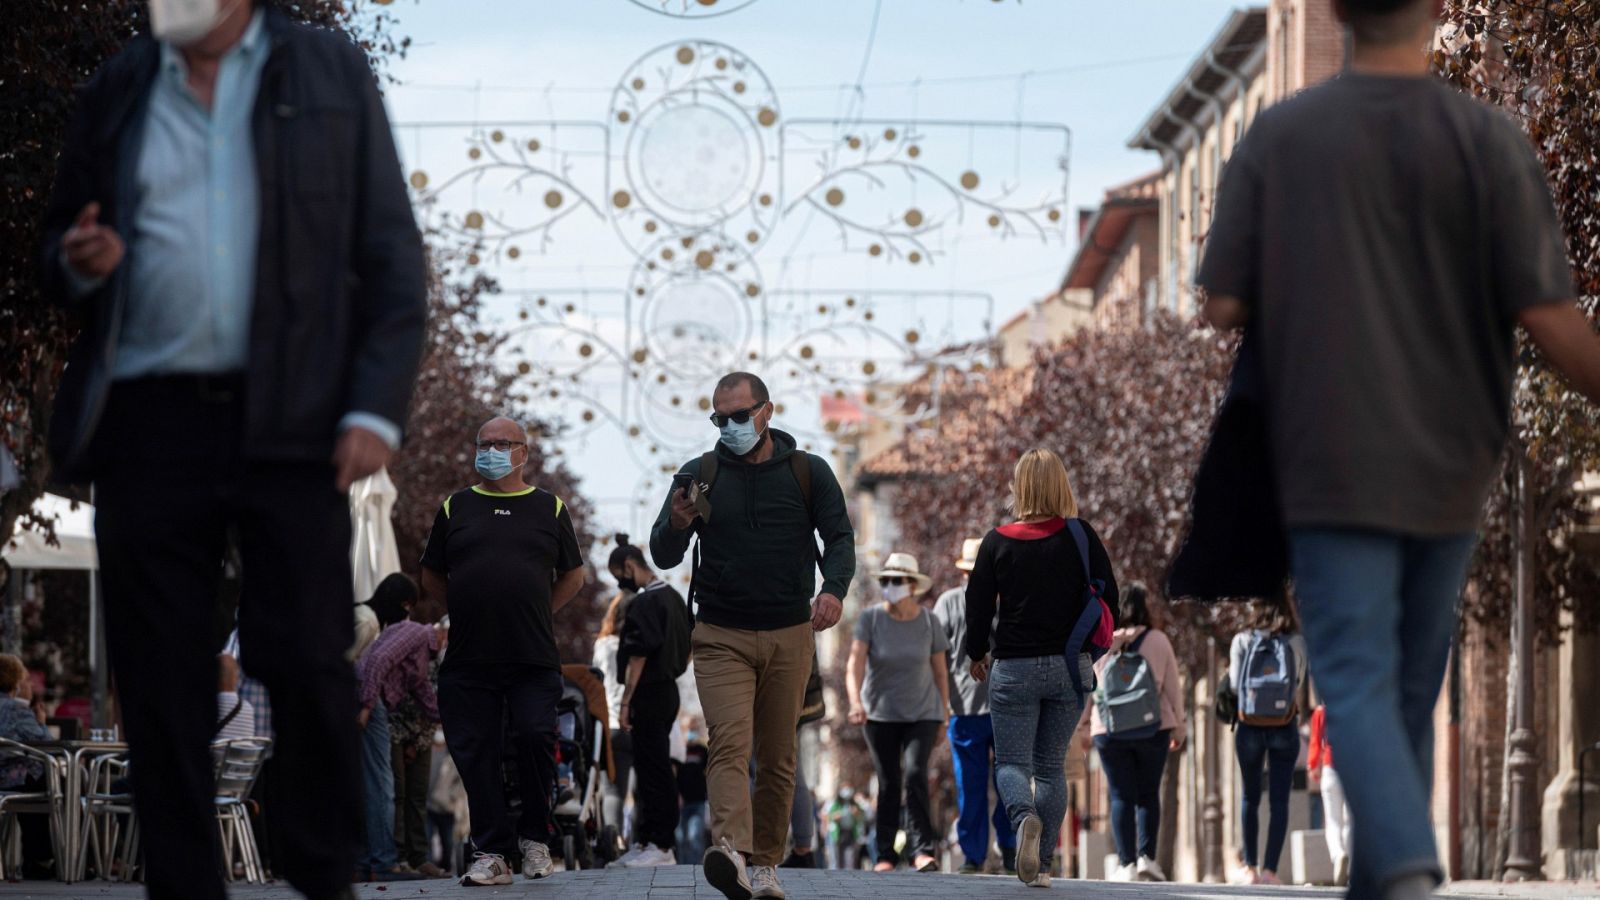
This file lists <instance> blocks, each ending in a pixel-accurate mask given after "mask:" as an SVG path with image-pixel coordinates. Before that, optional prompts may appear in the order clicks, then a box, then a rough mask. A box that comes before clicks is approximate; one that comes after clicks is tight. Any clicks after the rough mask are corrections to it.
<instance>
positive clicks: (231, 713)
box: [211, 697, 244, 737]
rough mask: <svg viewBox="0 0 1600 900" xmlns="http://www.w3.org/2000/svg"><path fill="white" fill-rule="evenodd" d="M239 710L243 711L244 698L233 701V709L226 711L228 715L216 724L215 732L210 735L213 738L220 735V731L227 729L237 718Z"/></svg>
mask: <svg viewBox="0 0 1600 900" xmlns="http://www.w3.org/2000/svg"><path fill="white" fill-rule="evenodd" d="M241 709H244V698H243V697H240V698H238V699H236V700H234V701H233V709H230V710H228V714H227V715H225V716H223V717H222V719H221V721H219V722H217V727H216V730H214V731H212V732H211V735H212V736H213V737H215V736H217V735H219V734H221V733H222V729H224V728H227V727H228V725H230V724H231V723H232V722H233V720H234V719H236V718H238V717H239V711H240V710H241Z"/></svg>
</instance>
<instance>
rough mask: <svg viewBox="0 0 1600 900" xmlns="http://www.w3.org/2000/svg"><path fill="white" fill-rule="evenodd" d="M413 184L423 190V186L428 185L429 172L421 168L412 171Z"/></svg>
mask: <svg viewBox="0 0 1600 900" xmlns="http://www.w3.org/2000/svg"><path fill="white" fill-rule="evenodd" d="M411 186H412V187H414V188H416V189H417V190H419V191H420V190H422V189H423V188H425V187H427V186H428V173H427V172H424V171H422V170H421V169H418V170H417V171H415V172H412V173H411Z"/></svg>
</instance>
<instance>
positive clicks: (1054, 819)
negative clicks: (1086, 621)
mask: <svg viewBox="0 0 1600 900" xmlns="http://www.w3.org/2000/svg"><path fill="white" fill-rule="evenodd" d="M1077 663H1078V675H1079V677H1080V678H1082V679H1083V683H1084V685H1085V686H1087V685H1092V684H1094V666H1092V665H1090V663H1089V656H1088V654H1080V655H1079V657H1078V660H1077ZM1083 700H1084V698H1083V697H1081V696H1079V695H1078V692H1077V690H1076V689H1074V688H1073V686H1072V677H1071V676H1070V675H1068V674H1067V660H1066V657H1065V656H1062V655H1059V654H1053V655H1051V656H1036V657H1028V658H1022V659H1001V660H996V661H995V664H994V668H993V670H992V671H991V672H990V674H989V715H990V717H991V718H992V719H993V720H994V761H995V769H996V775H995V781H996V784H997V786H998V787H999V789H1000V800H1001V802H1003V803H1005V805H1006V815H1007V816H1009V817H1010V819H1011V825H1012V827H1013V828H1016V827H1017V826H1020V825H1021V824H1022V820H1023V818H1025V817H1027V816H1029V815H1037V816H1038V817H1039V819H1040V821H1041V823H1042V824H1043V826H1044V828H1043V831H1042V833H1041V834H1040V836H1039V871H1041V872H1048V871H1050V860H1051V858H1052V856H1053V855H1054V854H1055V849H1056V841H1057V839H1058V838H1059V837H1060V831H1061V821H1062V819H1064V818H1065V817H1066V815H1067V780H1066V773H1065V771H1064V767H1065V765H1066V760H1067V750H1068V748H1069V747H1070V746H1071V745H1072V732H1073V730H1074V729H1076V728H1077V727H1078V718H1079V717H1080V716H1081V714H1082V713H1083Z"/></svg>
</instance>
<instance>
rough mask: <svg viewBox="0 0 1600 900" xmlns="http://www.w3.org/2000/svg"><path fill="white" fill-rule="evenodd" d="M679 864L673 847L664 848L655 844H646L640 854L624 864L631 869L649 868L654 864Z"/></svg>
mask: <svg viewBox="0 0 1600 900" xmlns="http://www.w3.org/2000/svg"><path fill="white" fill-rule="evenodd" d="M677 864H678V854H677V853H676V852H674V851H673V850H671V849H667V850H663V849H661V848H660V847H657V846H656V845H655V844H646V845H645V846H644V847H643V848H642V849H641V850H640V851H639V855H638V856H635V857H634V858H633V859H630V860H628V861H627V862H626V863H624V864H623V866H624V868H629V869H648V868H652V867H654V866H675V865H677Z"/></svg>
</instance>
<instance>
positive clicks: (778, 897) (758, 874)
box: [750, 866, 789, 900]
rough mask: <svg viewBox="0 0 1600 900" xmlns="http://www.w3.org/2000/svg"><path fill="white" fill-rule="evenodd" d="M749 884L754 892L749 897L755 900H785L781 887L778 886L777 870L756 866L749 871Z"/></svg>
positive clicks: (770, 867)
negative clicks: (753, 888) (753, 887)
mask: <svg viewBox="0 0 1600 900" xmlns="http://www.w3.org/2000/svg"><path fill="white" fill-rule="evenodd" d="M750 883H751V884H752V885H754V886H755V890H754V891H753V892H751V894H750V896H751V897H753V898H756V900H787V898H788V896H789V895H788V894H785V893H784V892H783V885H781V884H778V870H777V869H775V868H773V867H772V866H756V867H754V868H752V869H751V870H750Z"/></svg>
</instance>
